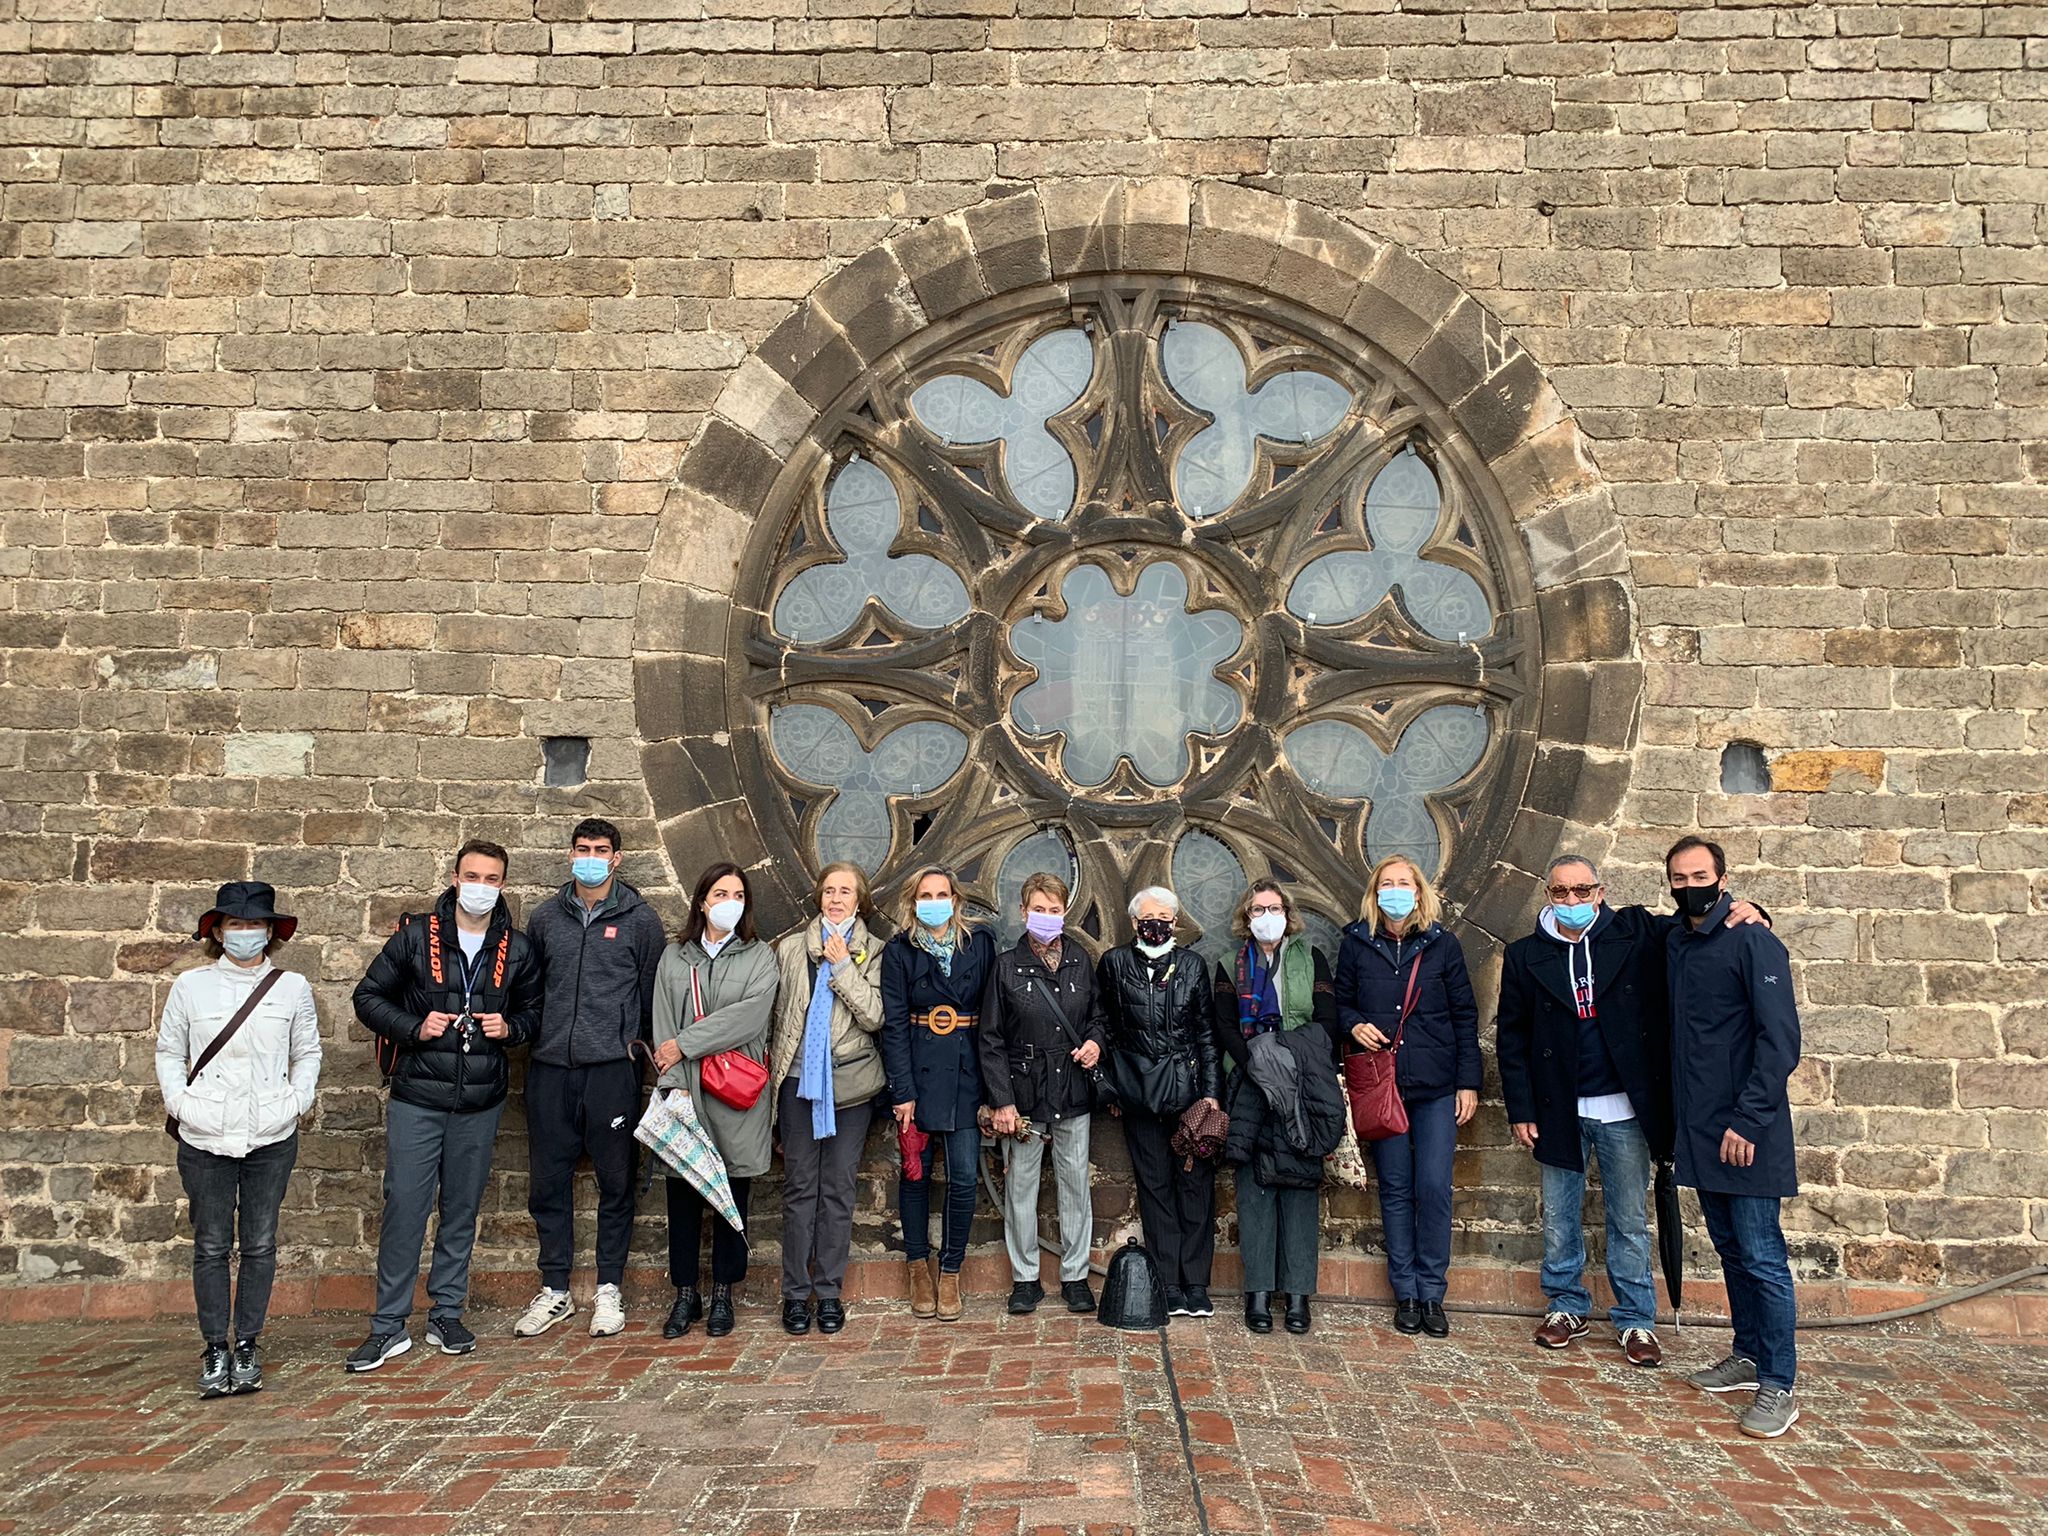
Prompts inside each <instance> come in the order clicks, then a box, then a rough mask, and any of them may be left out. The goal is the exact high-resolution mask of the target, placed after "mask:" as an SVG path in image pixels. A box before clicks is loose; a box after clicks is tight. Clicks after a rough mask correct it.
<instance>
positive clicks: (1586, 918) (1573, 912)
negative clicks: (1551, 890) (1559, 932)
mask: <svg viewBox="0 0 2048 1536" xmlns="http://www.w3.org/2000/svg"><path fill="white" fill-rule="evenodd" d="M1599 911H1600V909H1599V908H1598V907H1596V906H1594V905H1593V903H1591V902H1590V901H1574V902H1572V903H1570V904H1569V905H1567V904H1565V903H1563V902H1557V901H1553V902H1552V903H1551V904H1550V915H1551V916H1552V917H1554V918H1556V919H1557V926H1558V927H1560V928H1569V929H1571V930H1572V931H1573V932H1574V933H1576V932H1578V931H1579V930H1580V929H1582V928H1590V927H1592V926H1593V919H1594V918H1595V917H1596V916H1598V915H1599Z"/></svg>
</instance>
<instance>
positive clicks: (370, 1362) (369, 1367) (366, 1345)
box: [345, 1330, 412, 1372]
mask: <svg viewBox="0 0 2048 1536" xmlns="http://www.w3.org/2000/svg"><path fill="white" fill-rule="evenodd" d="M411 1348H412V1335H411V1334H409V1333H406V1332H404V1331H402V1330H401V1331H400V1332H398V1333H373V1334H371V1335H370V1336H369V1337H368V1338H367V1339H365V1340H363V1342H362V1343H360V1344H358V1345H357V1346H356V1351H355V1353H354V1354H352V1355H350V1356H349V1357H348V1359H347V1361H346V1362H345V1364H346V1365H347V1366H348V1369H349V1370H351V1371H355V1372H362V1371H374V1370H377V1369H379V1368H380V1367H381V1366H382V1365H383V1364H384V1362H385V1361H386V1360H396V1359H397V1358H398V1357H399V1356H400V1355H402V1354H404V1353H405V1352H406V1351H407V1350H408V1349H411Z"/></svg>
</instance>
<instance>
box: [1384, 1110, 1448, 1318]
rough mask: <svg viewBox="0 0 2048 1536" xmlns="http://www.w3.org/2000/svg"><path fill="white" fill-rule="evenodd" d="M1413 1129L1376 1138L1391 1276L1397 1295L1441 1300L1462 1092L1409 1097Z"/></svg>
mask: <svg viewBox="0 0 2048 1536" xmlns="http://www.w3.org/2000/svg"><path fill="white" fill-rule="evenodd" d="M1402 1102H1403V1103H1404V1104H1406V1105H1407V1107H1408V1134H1407V1135H1405V1136H1389V1137H1388V1138H1387V1139H1386V1140H1385V1141H1376V1142H1374V1143H1373V1144H1372V1161H1373V1166H1374V1167H1375V1168H1376V1169H1378V1170H1379V1176H1380V1225H1381V1227H1382V1228H1383V1229H1384V1230H1385V1233H1386V1242H1387V1280H1388V1282H1389V1283H1390V1284H1391V1285H1392V1286H1393V1288H1394V1299H1395V1300H1396V1301H1442V1300H1443V1299H1444V1290H1445V1288H1446V1285H1447V1277H1448V1276H1449V1274H1450V1269H1451V1159H1452V1158H1453V1156H1455V1154H1456V1153H1457V1150H1458V1106H1457V1095H1455V1094H1449V1093H1443V1094H1438V1095H1437V1096H1436V1097H1435V1098H1432V1099H1404V1100H1402Z"/></svg>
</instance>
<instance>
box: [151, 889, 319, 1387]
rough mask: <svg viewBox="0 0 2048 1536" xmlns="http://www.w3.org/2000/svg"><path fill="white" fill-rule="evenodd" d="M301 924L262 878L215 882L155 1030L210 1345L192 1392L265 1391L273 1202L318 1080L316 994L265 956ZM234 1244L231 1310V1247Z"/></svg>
mask: <svg viewBox="0 0 2048 1536" xmlns="http://www.w3.org/2000/svg"><path fill="white" fill-rule="evenodd" d="M298 926H299V921H298V919H297V918H295V917H287V916H286V915H285V914H283V913H281V912H279V911H278V910H277V893H276V892H275V891H274V890H272V889H271V888H270V887H269V886H268V885H266V884H264V883H263V882H262V881H260V880H231V881H229V882H228V883H227V884H226V885H224V886H222V887H221V888H220V890H219V892H218V893H217V894H216V895H215V897H214V900H213V905H212V906H211V907H210V908H208V909H207V911H206V912H205V913H204V914H202V915H201V917H200V919H199V927H198V930H197V931H196V932H195V933H194V934H193V935H192V937H193V938H194V939H196V940H198V942H199V943H200V944H201V946H203V947H204V949H205V951H206V953H207V955H208V956H209V957H210V958H211V959H212V961H213V964H211V965H203V966H199V967H197V968H196V969H193V970H189V971H186V972H185V973H184V974H183V975H181V976H180V977H179V978H178V979H177V980H176V981H175V982H173V983H172V984H171V994H170V996H169V997H168V998H167V999H166V1000H165V1002H164V1013H163V1019H162V1022H161V1023H160V1024H159V1026H158V1029H157V1040H156V1077H157V1085H158V1086H159V1087H160V1088H161V1089H162V1090H163V1096H164V1108H165V1110H166V1111H167V1112H168V1113H169V1116H170V1118H169V1119H168V1120H167V1121H166V1122H165V1127H164V1128H165V1129H166V1130H168V1131H170V1132H171V1134H172V1135H174V1136H175V1137H177V1140H178V1175H179V1177H180V1178H181V1179H183V1180H184V1184H185V1197H186V1199H187V1201H188V1202H189V1203H190V1205H191V1208H192V1294H193V1299H194V1301H195V1302H196V1304H197V1307H198V1311H199V1331H200V1334H201V1336H202V1337H203V1338H204V1339H205V1340H206V1353H205V1355H204V1357H203V1359H202V1361H201V1364H200V1371H199V1395H200V1396H201V1397H224V1396H226V1395H227V1394H229V1393H231V1392H258V1391H261V1390H262V1388H263V1363H262V1358H261V1356H260V1355H259V1354H258V1339H259V1337H260V1336H261V1334H262V1332H263V1320H264V1317H265V1315H266V1313H267V1312H268V1310H269V1307H270V1287H271V1282H272V1281H273V1280H274V1279H275V1278H276V1275H277V1214H278V1208H279V1207H280V1206H281V1205H282V1204H283V1203H284V1190H285V1184H286V1181H287V1180H289V1179H290V1178H291V1172H292V1165H293V1164H294V1163H295V1162H296V1161H297V1160H298V1155H299V1118H300V1117H301V1116H302V1115H304V1114H305V1113H306V1112H307V1111H308V1110H310V1109H311V1108H312V1107H313V1089H314V1085H315V1084H316V1083H317V1082H318V1081H319V1077H320V1022H319V1019H318V1017H317V1015H316V1014H315V1012H314V1008H313V989H312V987H311V986H310V985H309V984H308V983H307V981H306V978H305V977H303V976H301V975H299V974H298V973H297V972H294V971H283V970H279V969H278V968H277V967H276V966H274V965H272V964H271V961H270V957H271V955H272V954H273V953H275V952H276V950H277V948H278V946H280V945H281V944H283V943H284V942H285V941H286V940H287V939H289V938H290V937H291V936H292V934H293V932H294V931H295V930H296V929H297V928H298ZM237 1237H239V1239H240V1244H241V1251H242V1258H241V1266H240V1273H239V1275H238V1277H237V1284H236V1285H235V1287H234V1295H233V1302H232V1307H231V1306H230V1300H229V1287H228V1251H229V1249H230V1248H231V1247H233V1246H234V1245H235V1242H236V1239H237ZM231 1327H232V1330H233V1331H232V1333H230V1328H231Z"/></svg>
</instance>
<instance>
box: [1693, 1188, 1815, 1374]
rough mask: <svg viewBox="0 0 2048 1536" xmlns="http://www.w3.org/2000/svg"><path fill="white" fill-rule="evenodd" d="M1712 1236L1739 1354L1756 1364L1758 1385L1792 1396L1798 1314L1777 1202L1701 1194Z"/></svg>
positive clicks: (1796, 1367) (1756, 1197) (1757, 1197)
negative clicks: (1724, 1284)
mask: <svg viewBox="0 0 2048 1536" xmlns="http://www.w3.org/2000/svg"><path fill="white" fill-rule="evenodd" d="M1699 1196H1700V1214H1701V1215H1703V1216H1705V1217H1706V1218H1707V1236H1709V1237H1711V1238H1712V1239H1713V1240H1714V1251H1715V1252H1716V1253H1718V1254H1720V1255H1721V1278H1722V1279H1724V1280H1725V1281H1727V1283H1728V1315H1729V1317H1730V1318H1732V1319H1733V1320H1734V1323H1735V1353H1737V1354H1738V1355H1747V1356H1748V1357H1749V1358H1750V1359H1752V1360H1754V1361H1755V1362H1756V1379H1757V1380H1758V1381H1759V1382H1760V1383H1762V1384H1763V1385H1764V1386H1767V1387H1782V1388H1783V1389H1784V1390H1785V1391H1787V1392H1790V1391H1791V1390H1792V1381H1793V1378H1794V1377H1796V1376H1797V1375H1798V1374H1799V1353H1798V1346H1797V1345H1796V1344H1795V1343H1794V1342H1793V1332H1792V1330H1793V1327H1794V1325H1795V1324H1796V1323H1797V1321H1798V1316H1799V1311H1798V1305H1797V1301H1796V1299H1795V1293H1794V1292H1793V1289H1792V1261H1791V1258H1790V1257H1789V1256H1788V1255H1787V1254H1786V1252H1785V1232H1784V1229H1783V1228H1782V1227H1780V1226H1779V1225H1778V1201H1776V1200H1775V1199H1772V1198H1770V1197H1768V1196H1764V1195H1721V1194H1716V1193H1714V1192H1713V1191H1712V1190H1706V1189H1703V1190H1701V1191H1700V1192H1699Z"/></svg>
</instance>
